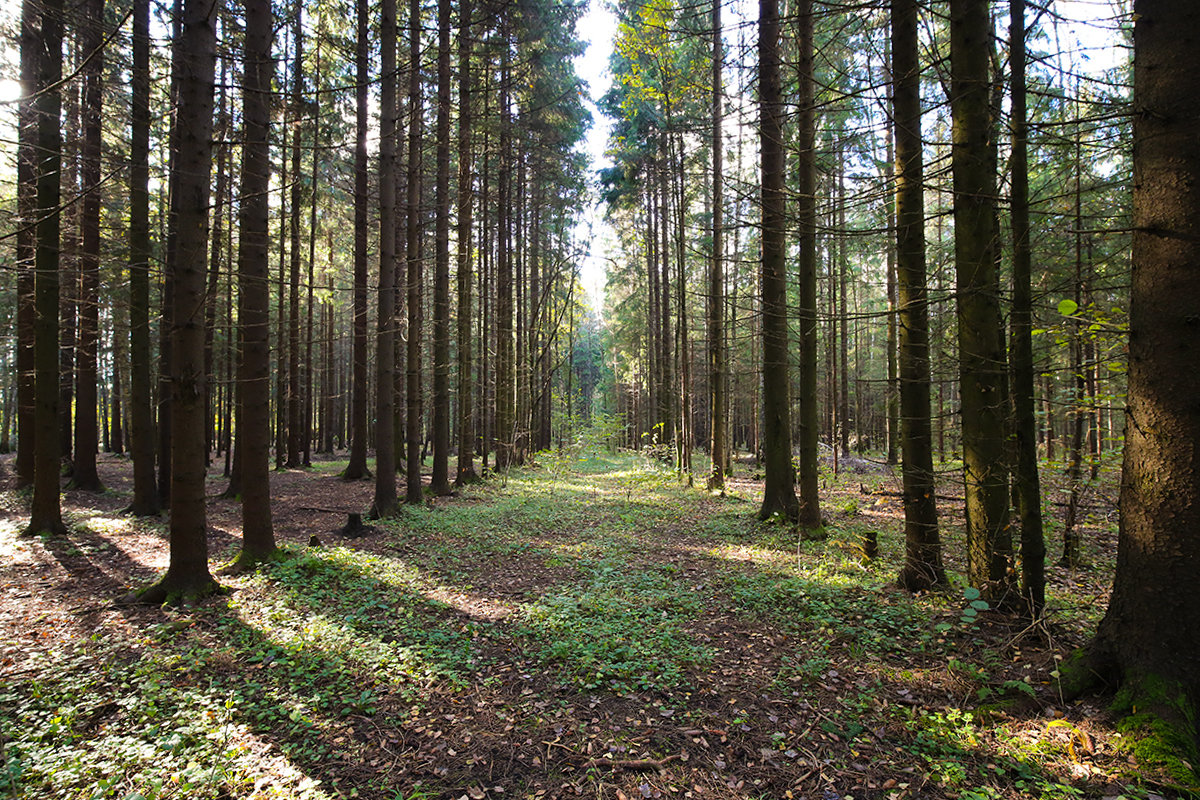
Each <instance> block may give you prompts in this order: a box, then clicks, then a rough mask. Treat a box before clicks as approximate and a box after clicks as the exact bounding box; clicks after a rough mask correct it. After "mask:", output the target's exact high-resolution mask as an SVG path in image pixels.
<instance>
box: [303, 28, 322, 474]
mask: <svg viewBox="0 0 1200 800" xmlns="http://www.w3.org/2000/svg"><path fill="white" fill-rule="evenodd" d="M320 27H321V19H320V17H319V16H318V19H317V28H318V30H319V29H320ZM314 60H315V61H316V68H315V70H314V73H313V86H314V87H316V88H319V87H320V85H321V39H320V38H318V39H317V46H316V53H315V54H314ZM320 97H321V95H320V92H316V93H314V96H313V100H312V118H313V139H312V185H311V187H312V188H311V190H310V192H309V206H308V299H307V302H306V304H305V314H306V316H307V321H306V325H305V341H304V383H305V386H304V446H303V455H304V457H303V464H304V466H305V467H311V466H312V443H313V426H314V422H315V420H314V415H315V413H316V400H315V395H314V392H315V391H316V369H315V367H314V364H313V324H314V323H313V310H314V308H315V302H316V283H315V281H314V278H315V272H316V264H317V235H318V231H317V202H318V199H319V195H318V194H317V179H318V177H319V176H320V166H321V165H320V153H321V136H320V132H321V124H320V120H321V100H320Z"/></svg>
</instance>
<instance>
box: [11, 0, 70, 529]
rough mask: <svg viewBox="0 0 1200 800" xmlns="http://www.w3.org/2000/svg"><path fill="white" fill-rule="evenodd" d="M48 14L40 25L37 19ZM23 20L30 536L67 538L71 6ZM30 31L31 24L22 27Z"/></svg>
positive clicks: (58, 5) (47, 4)
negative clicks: (33, 54)
mask: <svg viewBox="0 0 1200 800" xmlns="http://www.w3.org/2000/svg"><path fill="white" fill-rule="evenodd" d="M39 11H40V19H37V16H38V12H39ZM22 13H23V15H27V16H28V18H29V19H30V20H33V19H37V21H36V22H32V23H31V27H35V28H36V29H37V30H38V33H39V35H38V36H36V37H31V39H27V40H24V41H22V44H23V45H25V44H28V45H29V46H31V47H35V48H37V61H38V70H37V73H38V77H37V90H38V95H37V99H36V100H35V101H34V113H35V114H36V115H37V162H36V165H35V167H34V176H33V177H34V185H35V186H36V187H37V188H36V190H37V201H36V205H35V208H34V214H35V217H34V218H35V219H36V220H37V223H36V229H35V236H36V242H35V253H34V268H35V270H36V278H35V283H34V299H35V309H36V313H37V316H36V319H35V320H34V328H33V330H34V368H35V373H36V375H35V381H36V383H35V387H36V391H35V393H34V402H35V407H34V428H35V430H34V437H33V438H34V453H33V502H32V506H31V508H30V517H29V526H28V527H27V528H26V529H25V531H24V533H25V534H26V535H34V534H38V533H50V534H62V533H66V532H67V529H66V526H65V525H63V521H62V507H61V504H60V502H59V442H58V436H59V427H58V423H59V419H58V412H59V409H58V402H59V392H58V380H59V371H58V367H59V364H58V299H59V298H58V280H59V278H58V268H59V240H60V230H59V227H60V223H59V200H60V186H59V179H60V176H59V168H60V166H61V160H62V159H61V153H62V133H61V130H60V129H59V121H60V117H61V114H62V98H61V96H60V94H59V92H60V87H59V86H58V83H59V81H60V80H61V79H62V40H63V4H62V2H61V0H43V2H41V3H40V4H39V3H33V2H26V3H25V4H24V6H23V7H22ZM22 27H23V28H24V27H25V25H24V21H23V24H22Z"/></svg>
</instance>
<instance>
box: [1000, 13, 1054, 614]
mask: <svg viewBox="0 0 1200 800" xmlns="http://www.w3.org/2000/svg"><path fill="white" fill-rule="evenodd" d="M1009 21H1010V22H1009V24H1010V28H1009V50H1008V52H1009V57H1008V60H1009V64H1010V69H1011V70H1012V86H1011V90H1010V91H1011V97H1012V111H1011V119H1012V156H1011V157H1010V159H1009V163H1010V168H1011V170H1012V177H1011V179H1010V185H1011V187H1012V197H1011V201H1010V206H1011V209H1012V230H1013V267H1012V269H1013V307H1012V341H1011V343H1010V347H1011V348H1012V359H1011V360H1012V393H1013V410H1014V412H1015V415H1016V420H1015V432H1016V450H1017V453H1016V462H1015V463H1014V465H1013V473H1014V475H1013V489H1014V492H1015V494H1016V504H1017V513H1018V514H1019V516H1020V521H1021V584H1022V593H1023V594H1024V596H1025V601H1026V602H1027V603H1029V607H1030V611H1031V612H1032V614H1033V616H1034V617H1035V618H1036V617H1038V616H1040V615H1041V613H1042V607H1043V606H1044V605H1045V603H1046V575H1045V570H1046V542H1045V539H1044V536H1043V533H1042V492H1041V487H1040V485H1039V479H1038V460H1037V455H1038V452H1037V417H1036V415H1035V414H1034V391H1033V335H1032V330H1033V292H1032V286H1031V272H1032V254H1031V252H1030V247H1029V146H1028V145H1029V134H1028V126H1027V124H1026V120H1025V114H1026V111H1025V0H1009Z"/></svg>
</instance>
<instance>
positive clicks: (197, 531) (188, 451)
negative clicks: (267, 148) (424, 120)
mask: <svg viewBox="0 0 1200 800" xmlns="http://www.w3.org/2000/svg"><path fill="white" fill-rule="evenodd" d="M220 5H221V4H220V2H212V0H187V2H186V3H185V4H184V8H183V32H182V35H181V38H180V41H179V43H178V45H177V47H176V49H175V64H174V65H173V66H174V68H175V74H176V75H178V78H179V108H178V117H177V122H178V125H177V126H176V127H177V130H178V141H179V157H178V160H177V162H176V164H177V169H178V172H179V174H178V177H177V183H176V186H177V189H178V191H177V192H176V194H175V195H173V196H172V198H171V206H172V210H173V213H172V215H171V219H172V220H173V222H174V224H175V225H176V226H177V232H176V243H177V245H178V251H177V253H176V262H175V267H176V275H175V307H174V316H173V319H174V323H175V324H174V329H173V331H172V336H171V339H172V344H173V347H174V360H173V370H172V373H171V375H170V384H171V401H172V406H173V408H172V431H171V444H172V449H171V456H172V465H171V528H170V563H169V566H168V568H167V573H166V574H165V575H164V576H163V577H162V578H161V579H160V580H159V581H158V583H156V584H154V585H153V586H151V587H149V588H147V589H145V590H143V591H142V592H141V593H140V594H139V599H140V600H142V602H146V603H154V604H157V603H162V602H164V601H166V602H178V601H184V602H187V601H191V600H195V599H198V598H199V597H202V596H204V595H206V594H210V593H212V592H213V591H216V590H217V589H218V588H219V587H218V586H217V583H216V581H215V580H214V579H213V577H212V574H211V573H210V572H209V570H208V525H207V515H206V508H205V498H204V488H205V444H204V398H205V386H204V384H205V376H204V305H205V302H206V299H207V298H206V297H205V271H206V266H207V264H206V254H207V252H208V247H207V245H208V206H209V185H210V184H209V181H210V177H211V176H210V173H211V170H212V127H213V82H214V81H213V78H214V73H215V69H216V18H217V13H218V11H219V9H220Z"/></svg>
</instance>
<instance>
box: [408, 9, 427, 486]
mask: <svg viewBox="0 0 1200 800" xmlns="http://www.w3.org/2000/svg"><path fill="white" fill-rule="evenodd" d="M408 41H409V50H408V178H407V181H408V186H407V189H408V198H407V200H408V203H407V205H408V209H407V214H408V219H407V223H408V224H407V232H406V234H405V245H406V254H407V262H408V275H407V278H408V354H407V362H406V373H407V376H406V377H407V378H408V380H407V381H406V383H407V386H406V387H405V388H406V393H407V401H408V408H407V411H406V418H405V423H406V424H405V441H406V443H407V445H408V448H407V449H408V452H407V457H406V459H405V461H406V462H407V463H406V464H405V467H406V475H405V483H406V486H405V496H404V499H405V502H407V503H413V504H416V503H420V502H422V501H423V500H424V499H425V495H424V492H423V491H422V488H421V445H422V443H423V442H422V439H423V437H422V435H421V434H422V430H421V414H422V408H421V405H422V404H421V399H422V398H421V391H422V389H421V327H422V321H423V314H424V310H425V309H424V306H423V299H422V286H421V281H422V277H421V276H422V272H423V270H422V269H421V133H422V130H421V128H422V119H423V105H424V103H423V100H422V98H421V3H420V0H409V4H408Z"/></svg>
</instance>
